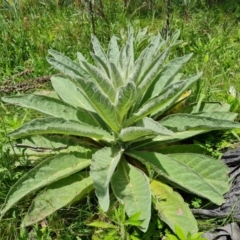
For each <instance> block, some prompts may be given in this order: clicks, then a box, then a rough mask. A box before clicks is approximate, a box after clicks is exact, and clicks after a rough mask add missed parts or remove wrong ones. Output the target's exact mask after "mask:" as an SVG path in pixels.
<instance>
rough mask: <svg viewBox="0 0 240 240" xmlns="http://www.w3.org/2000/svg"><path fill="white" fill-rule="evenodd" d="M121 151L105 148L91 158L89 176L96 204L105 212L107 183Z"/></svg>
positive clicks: (108, 200) (107, 200)
mask: <svg viewBox="0 0 240 240" xmlns="http://www.w3.org/2000/svg"><path fill="white" fill-rule="evenodd" d="M122 153H123V149H120V148H117V147H105V148H102V149H100V150H98V151H97V152H96V153H94V154H93V156H92V162H91V168H90V169H91V171H90V176H91V178H92V180H93V185H94V187H95V192H96V195H97V197H98V202H99V204H100V206H101V208H102V209H103V211H105V212H106V211H107V210H108V208H109V204H110V199H109V183H110V180H111V178H112V175H113V173H114V171H115V169H116V167H117V165H118V162H119V161H120V159H121V156H122Z"/></svg>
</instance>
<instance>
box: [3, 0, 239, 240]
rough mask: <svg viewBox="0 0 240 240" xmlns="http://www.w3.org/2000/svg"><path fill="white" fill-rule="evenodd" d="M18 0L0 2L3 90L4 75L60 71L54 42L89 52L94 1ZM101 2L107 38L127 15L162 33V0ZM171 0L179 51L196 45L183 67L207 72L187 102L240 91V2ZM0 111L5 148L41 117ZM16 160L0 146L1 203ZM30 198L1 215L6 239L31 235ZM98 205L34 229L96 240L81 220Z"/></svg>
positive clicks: (99, 29)
mask: <svg viewBox="0 0 240 240" xmlns="http://www.w3.org/2000/svg"><path fill="white" fill-rule="evenodd" d="M13 2H14V1H7V0H5V1H3V2H2V3H0V10H1V14H0V32H1V34H0V43H1V44H0V52H1V58H0V95H2V93H1V82H3V81H4V80H6V79H8V78H9V77H11V76H12V75H14V74H15V73H18V72H21V71H23V70H25V69H32V70H33V71H34V72H33V73H32V77H33V78H34V77H37V76H44V75H48V74H49V72H51V73H54V70H52V69H50V67H49V64H48V63H47V61H46V60H45V59H46V56H47V50H48V49H55V50H57V51H60V52H64V53H66V54H67V55H68V56H69V57H71V58H74V57H75V55H74V53H75V52H77V51H79V50H81V52H82V53H83V54H84V55H85V56H88V54H89V53H88V49H89V47H90V42H89V39H90V34H91V33H92V31H93V29H92V24H91V18H90V15H89V9H88V6H83V5H82V4H81V3H80V2H81V1H77V0H72V1H65V4H61V1H55V0H43V1H37V0H22V1H21V0H19V1H15V2H19V4H15V5H14V4H13ZM57 2H58V3H59V4H57ZM99 2H101V1H99ZM102 2H103V3H104V10H103V11H104V12H102V13H101V12H99V11H96V12H95V13H94V21H95V30H96V35H97V36H98V38H99V40H100V41H101V43H107V42H108V40H109V36H111V35H113V34H116V35H119V31H120V29H123V31H121V33H122V34H120V35H119V38H120V41H121V38H124V36H125V35H124V29H125V28H126V26H127V25H128V22H129V21H130V22H131V24H132V25H133V26H134V27H135V28H143V27H146V26H148V29H149V32H157V31H159V30H161V29H162V28H163V26H164V24H165V10H166V9H165V5H164V1H160V0H159V1H155V5H154V6H153V7H152V8H149V6H147V5H146V6H142V5H140V4H139V2H140V1H136V2H135V3H134V4H132V5H129V6H128V8H127V9H124V8H123V5H122V1H120V0H118V1H114V3H112V2H113V1H110V0H105V1H102ZM132 2H133V1H132ZM172 2H173V4H172V8H171V21H170V27H171V31H174V30H176V29H180V30H181V38H182V39H183V40H184V42H183V43H182V44H181V45H180V46H179V47H177V48H176V49H175V51H173V54H174V55H175V56H180V55H184V54H186V53H189V52H194V57H193V58H192V61H191V62H190V64H188V65H187V66H186V67H185V69H184V70H185V73H186V74H189V73H192V72H195V71H196V70H199V71H203V77H202V79H203V80H202V84H201V86H198V88H195V89H193V91H194V95H193V96H194V97H193V98H192V99H189V101H192V102H193V101H196V100H198V99H199V98H200V97H201V96H202V95H204V97H205V99H207V100H220V101H226V99H227V96H228V90H229V87H230V86H234V87H235V89H236V91H237V92H239V91H240V59H239V53H240V44H239V43H240V30H239V21H240V6H239V4H238V3H237V1H235V0H232V1H230V0H229V1H222V3H221V4H218V5H212V6H211V7H210V6H209V5H208V4H206V1H203V0H202V1H198V2H197V1H191V3H190V4H189V5H188V6H186V5H184V4H182V2H183V1H177V0H176V1H172ZM103 13H104V14H103ZM139 50H141V46H139ZM17 81H21V79H17ZM201 94H202V95H201ZM238 111H239V109H237V110H236V112H238ZM0 115H1V117H0V147H1V148H2V145H3V143H5V142H7V141H8V138H7V137H6V133H7V132H9V131H10V130H13V129H16V128H17V127H19V126H20V125H22V123H23V122H24V121H25V120H26V118H27V119H30V118H34V117H35V116H33V115H32V113H31V112H28V113H27V112H20V111H17V110H16V108H8V106H7V107H6V106H3V105H2V106H1V107H0ZM200 141H201V139H200ZM229 141H230V140H229ZM212 142H214V141H213V140H212ZM203 144H204V143H203ZM211 147H212V146H211ZM206 148H208V146H207V145H206ZM215 149H216V148H215ZM214 154H215V152H214ZM15 160H16V159H11V158H10V157H9V156H8V153H7V152H2V150H0V178H1V183H0V204H3V201H4V199H5V197H6V194H7V192H8V190H9V188H10V187H11V186H12V185H13V184H14V183H15V182H16V181H17V179H18V178H19V177H20V176H21V175H22V174H23V173H24V169H22V168H19V167H16V166H15V165H14V162H15ZM91 201H92V200H91ZM28 204H29V202H28V201H27V202H21V204H19V205H18V206H17V207H15V208H14V209H13V210H12V211H11V212H10V213H9V215H8V218H7V219H5V220H4V221H1V223H0V239H4V240H5V239H6V240H7V239H9V240H12V239H29V232H31V231H32V229H27V230H26V232H24V231H22V232H21V231H20V229H19V228H18V226H19V224H20V220H21V218H22V212H25V211H26V209H27V205H28ZM95 208H96V203H95V202H94V200H93V201H92V202H91V203H90V202H89V201H88V202H86V203H84V204H82V203H81V204H80V206H76V207H75V208H71V209H65V210H64V209H63V210H61V211H60V212H57V213H56V214H54V215H53V216H52V217H51V218H50V219H49V222H48V223H47V225H46V226H45V227H44V225H42V226H39V227H38V226H36V227H35V228H33V231H35V233H34V234H35V236H37V237H38V238H37V239H90V238H89V234H91V228H89V227H86V225H83V222H84V221H86V220H87V219H89V218H91V217H94V216H93V212H94V211H95ZM69 210H70V212H69ZM66 226H68V230H66ZM204 230H207V229H204Z"/></svg>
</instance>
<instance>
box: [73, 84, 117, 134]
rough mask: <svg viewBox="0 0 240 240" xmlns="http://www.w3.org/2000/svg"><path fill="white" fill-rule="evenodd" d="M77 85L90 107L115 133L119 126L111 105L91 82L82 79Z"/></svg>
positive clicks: (114, 110) (113, 107)
mask: <svg viewBox="0 0 240 240" xmlns="http://www.w3.org/2000/svg"><path fill="white" fill-rule="evenodd" d="M77 83H78V84H79V86H81V88H82V89H83V91H84V93H85V95H86V96H87V97H88V99H89V101H90V103H91V105H92V106H93V107H94V109H95V111H96V112H97V113H98V115H99V116H100V117H101V118H102V119H103V120H104V122H105V123H106V124H107V125H108V126H109V127H110V128H111V129H112V130H113V131H114V132H116V133H117V132H118V131H119V129H120V126H119V123H118V119H117V114H116V109H115V106H114V105H113V103H112V102H111V101H110V100H109V98H108V97H107V96H106V95H104V94H103V93H102V92H101V90H100V89H99V88H98V87H97V86H96V85H95V84H94V83H93V82H87V81H84V80H83V79H82V80H81V81H78V82H77Z"/></svg>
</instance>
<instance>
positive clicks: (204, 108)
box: [179, 102, 230, 113]
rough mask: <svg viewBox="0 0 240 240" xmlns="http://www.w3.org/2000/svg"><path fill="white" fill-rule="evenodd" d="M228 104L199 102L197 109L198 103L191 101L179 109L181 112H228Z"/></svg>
mask: <svg viewBox="0 0 240 240" xmlns="http://www.w3.org/2000/svg"><path fill="white" fill-rule="evenodd" d="M228 111H230V105H229V104H228V103H220V102H201V104H200V106H199V109H198V103H191V104H189V105H187V106H185V107H183V108H181V109H180V110H179V112H181V113H196V112H228Z"/></svg>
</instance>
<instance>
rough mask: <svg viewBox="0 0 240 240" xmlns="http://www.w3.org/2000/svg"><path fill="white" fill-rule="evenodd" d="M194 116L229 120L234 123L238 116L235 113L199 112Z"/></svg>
mask: <svg viewBox="0 0 240 240" xmlns="http://www.w3.org/2000/svg"><path fill="white" fill-rule="evenodd" d="M192 115H193V116H200V117H210V118H214V119H219V120H221V119H222V120H229V121H233V120H234V119H235V118H236V117H237V116H238V114H237V113H234V112H216V111H212V112H199V113H192Z"/></svg>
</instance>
